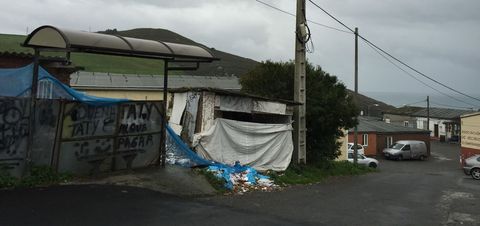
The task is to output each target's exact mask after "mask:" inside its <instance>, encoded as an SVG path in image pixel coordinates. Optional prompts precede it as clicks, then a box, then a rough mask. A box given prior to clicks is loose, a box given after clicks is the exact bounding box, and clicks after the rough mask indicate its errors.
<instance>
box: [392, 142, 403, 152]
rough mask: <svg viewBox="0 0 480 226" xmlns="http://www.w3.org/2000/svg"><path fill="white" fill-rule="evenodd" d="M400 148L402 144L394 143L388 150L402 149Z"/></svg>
mask: <svg viewBox="0 0 480 226" xmlns="http://www.w3.org/2000/svg"><path fill="white" fill-rule="evenodd" d="M402 147H403V144H399V143H395V144H392V146H391V147H390V148H392V149H397V150H400V149H402Z"/></svg>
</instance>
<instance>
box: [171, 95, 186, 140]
mask: <svg viewBox="0 0 480 226" xmlns="http://www.w3.org/2000/svg"><path fill="white" fill-rule="evenodd" d="M186 105H187V93H175V94H174V96H173V107H172V114H171V116H170V120H169V124H170V127H171V128H172V129H173V131H174V132H175V133H176V134H177V135H180V132H181V131H182V126H181V125H180V121H181V119H182V115H183V112H184V111H185V106H186Z"/></svg>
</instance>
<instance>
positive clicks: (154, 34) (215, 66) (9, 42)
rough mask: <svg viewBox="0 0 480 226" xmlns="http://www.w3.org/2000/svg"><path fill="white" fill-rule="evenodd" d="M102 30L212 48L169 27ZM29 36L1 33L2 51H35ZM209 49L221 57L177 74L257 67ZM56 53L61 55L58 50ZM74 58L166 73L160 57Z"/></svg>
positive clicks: (109, 67) (86, 64)
mask: <svg viewBox="0 0 480 226" xmlns="http://www.w3.org/2000/svg"><path fill="white" fill-rule="evenodd" d="M100 33H108V34H115V35H121V36H125V37H133V38H141V39H150V40H160V41H165V42H175V43H181V44H188V45H198V46H202V47H205V48H208V47H206V46H204V45H202V44H200V43H197V42H195V41H193V40H191V39H188V38H186V37H184V36H182V35H179V34H177V33H175V32H172V31H169V30H165V29H152V28H138V29H132V30H126V31H117V30H107V31H103V32H100ZM25 38H26V36H23V35H7V34H0V51H1V52H5V51H8V52H22V53H33V51H32V49H31V48H24V47H22V46H21V43H23V41H24V40H25ZM209 49H210V51H211V52H212V54H213V55H214V56H215V57H217V58H220V60H219V61H214V62H213V63H205V64H201V65H200V68H199V69H198V70H197V71H186V72H183V73H182V72H177V74H178V73H180V74H189V75H210V76H213V75H216V76H224V75H237V76H241V75H243V74H245V73H247V72H248V71H249V70H251V69H253V68H254V67H255V66H256V64H257V62H256V61H254V60H251V59H248V58H244V57H239V56H236V55H233V54H229V53H226V52H222V51H218V50H215V49H213V48H209ZM54 54H57V55H58V53H54ZM43 55H49V56H52V55H53V54H46V53H45V54H43ZM71 60H72V62H73V63H74V64H75V65H76V66H80V67H83V68H84V70H85V71H92V72H110V73H126V74H163V63H162V61H159V60H152V59H140V58H129V57H119V56H106V55H96V54H87V53H73V54H72V58H71ZM174 74H175V73H174Z"/></svg>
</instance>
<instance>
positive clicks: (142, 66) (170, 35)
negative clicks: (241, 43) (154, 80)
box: [0, 28, 394, 116]
mask: <svg viewBox="0 0 480 226" xmlns="http://www.w3.org/2000/svg"><path fill="white" fill-rule="evenodd" d="M100 33H109V34H116V35H122V36H126V37H133V38H142V39H150V40H162V41H166V42H175V43H182V44H189V45H199V46H203V47H205V46H204V45H202V44H200V43H197V42H195V41H193V40H191V39H189V38H186V37H184V36H182V35H179V34H177V33H175V32H172V31H169V30H165V29H151V28H138V29H132V30H126V31H116V30H107V31H102V32H100ZM25 38H26V36H24V35H8V34H0V52H6V51H8V52H18V53H33V51H32V49H31V48H25V47H22V46H21V44H22V43H23V41H24V40H25ZM209 49H210V51H211V52H212V53H213V54H214V55H215V56H216V57H218V58H221V60H220V61H216V62H213V63H211V64H201V66H200V69H199V70H198V71H186V72H183V74H189V75H217V76H222V75H232V74H234V75H237V76H241V75H242V74H244V73H246V72H248V71H249V70H251V69H252V68H254V67H255V66H256V65H257V64H258V62H256V61H254V60H251V59H248V58H244V57H240V56H236V55H233V54H229V53H226V52H222V51H218V50H216V49H213V48H209ZM45 55H51V56H54V55H58V53H52V54H45ZM72 62H73V63H75V65H77V66H82V67H84V68H85V71H90V72H110V73H124V74H156V75H159V74H163V63H162V61H159V60H151V59H140V58H128V57H118V56H106V55H97V54H88V53H73V54H72ZM179 73H182V72H179ZM350 93H351V94H352V95H353V92H352V91H350ZM358 102H359V105H360V109H362V110H363V111H364V112H366V109H367V108H369V109H370V115H374V116H377V115H379V114H380V113H381V112H383V111H389V110H391V109H394V107H393V106H390V105H388V104H385V103H383V102H380V101H377V100H375V99H372V98H369V97H367V96H364V95H361V94H359V96H358ZM375 104H378V105H379V106H373V105H375ZM367 106H370V107H367Z"/></svg>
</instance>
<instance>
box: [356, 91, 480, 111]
mask: <svg viewBox="0 0 480 226" xmlns="http://www.w3.org/2000/svg"><path fill="white" fill-rule="evenodd" d="M361 94H363V95H366V96H368V97H370V98H373V99H376V100H379V101H382V102H384V103H386V104H390V105H392V106H395V107H402V106H418V107H426V106H427V96H429V98H430V107H438V108H453V109H463V110H479V109H480V101H477V100H474V99H471V98H469V97H465V96H461V95H457V94H449V95H450V96H451V97H453V98H450V97H448V96H444V95H441V94H425V93H400V92H361ZM469 95H470V96H473V97H475V98H478V99H480V94H469Z"/></svg>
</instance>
